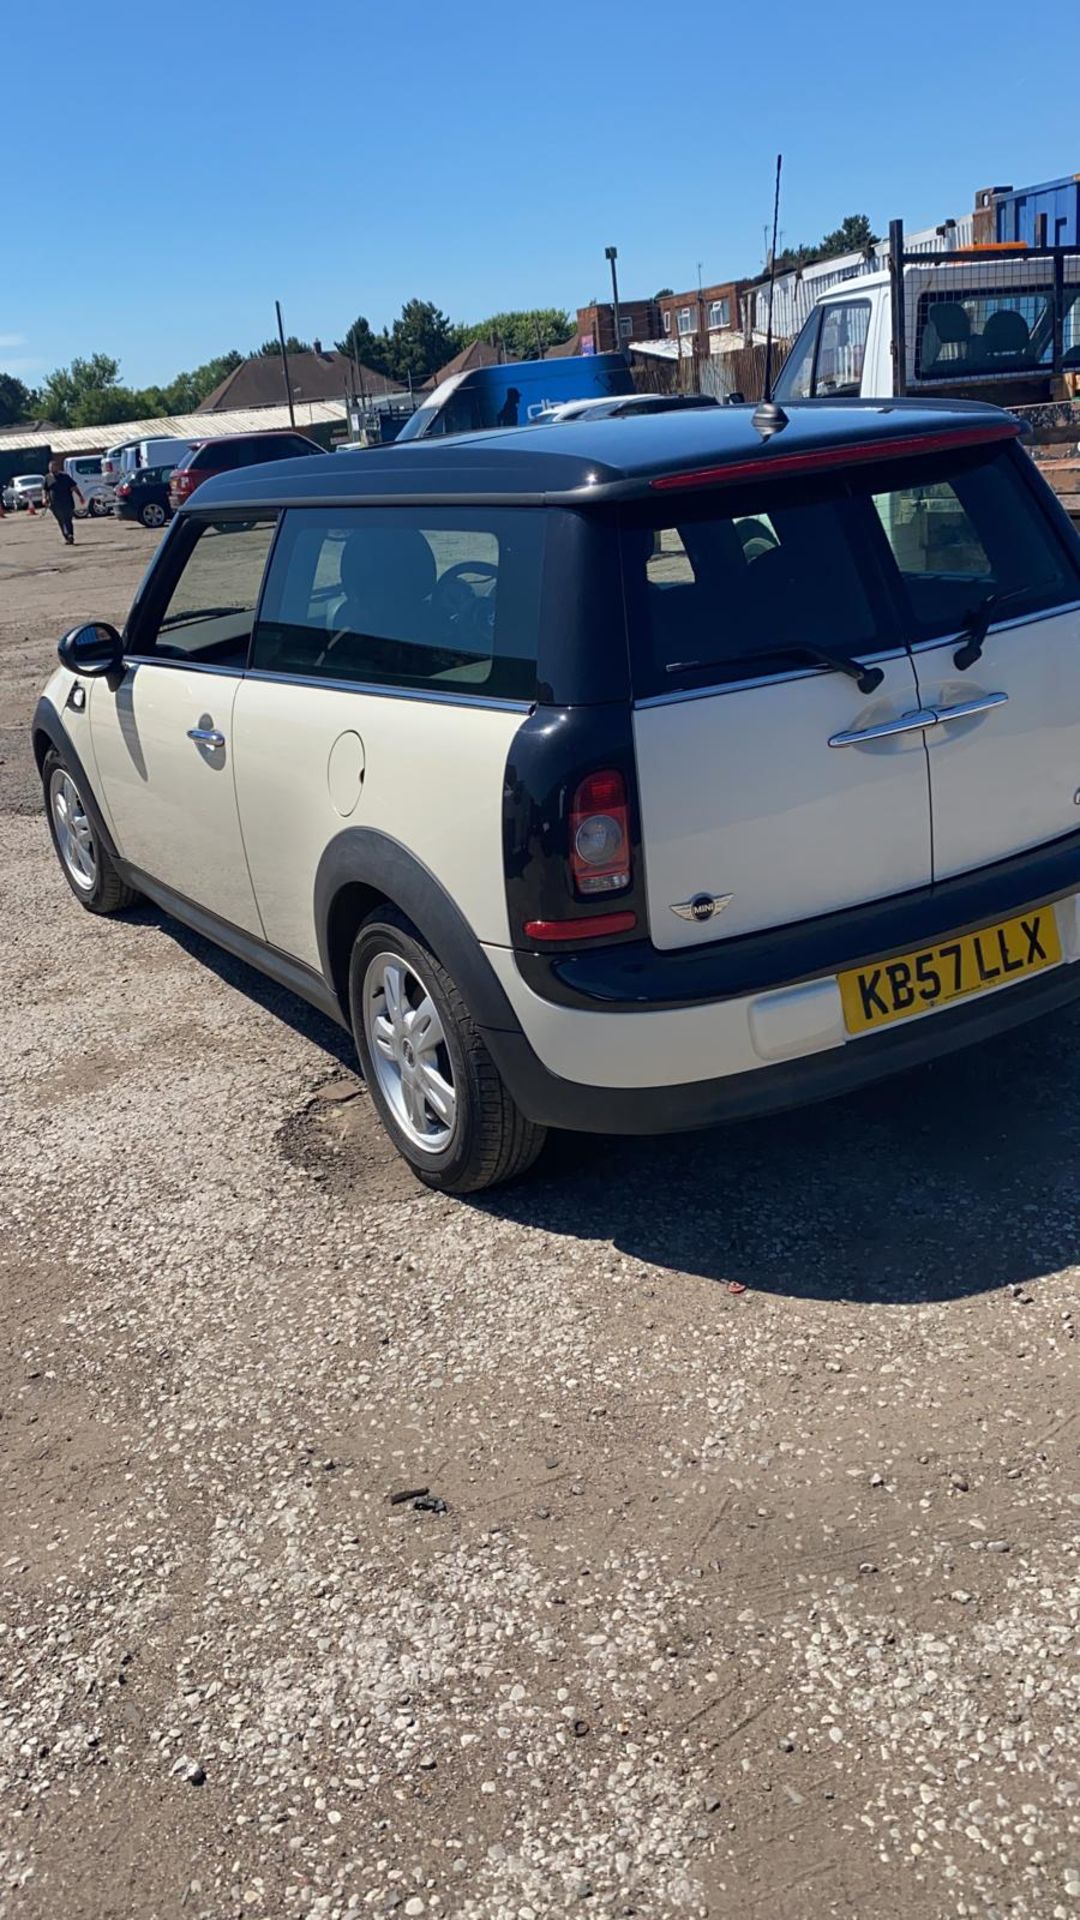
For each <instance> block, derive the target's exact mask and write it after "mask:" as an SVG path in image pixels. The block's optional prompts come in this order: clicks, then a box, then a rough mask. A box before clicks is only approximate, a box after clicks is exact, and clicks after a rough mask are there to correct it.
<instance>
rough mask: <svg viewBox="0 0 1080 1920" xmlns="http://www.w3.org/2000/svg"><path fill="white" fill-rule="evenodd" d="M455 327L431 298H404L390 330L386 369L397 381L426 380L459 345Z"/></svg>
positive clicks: (448, 358) (450, 357) (450, 356)
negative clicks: (404, 300)
mask: <svg viewBox="0 0 1080 1920" xmlns="http://www.w3.org/2000/svg"><path fill="white" fill-rule="evenodd" d="M460 344H461V341H460V336H459V334H458V331H457V329H456V328H455V327H454V326H452V325H451V323H450V321H449V319H448V318H447V316H446V314H445V313H442V312H440V310H439V308H438V307H437V306H435V304H434V302H433V301H431V300H406V302H405V305H404V306H403V307H402V309H401V313H400V314H399V316H398V318H397V319H396V320H395V321H394V324H393V327H392V328H391V331H390V339H389V342H388V348H389V351H388V354H387V359H388V362H389V366H388V371H389V372H390V373H391V374H392V375H393V377H394V378H395V379H397V380H408V379H410V378H411V379H412V380H413V381H414V382H416V381H419V380H426V379H427V377H428V374H429V373H435V372H436V371H437V369H438V368H439V367H441V366H443V365H445V363H446V361H447V360H450V359H452V357H453V355H454V354H455V353H456V352H457V350H458V347H459V346H460Z"/></svg>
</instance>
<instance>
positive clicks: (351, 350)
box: [337, 313, 390, 373]
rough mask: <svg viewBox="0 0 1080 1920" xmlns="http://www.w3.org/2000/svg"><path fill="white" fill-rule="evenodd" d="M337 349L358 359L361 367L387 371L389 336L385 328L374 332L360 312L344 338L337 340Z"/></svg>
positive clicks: (351, 357) (375, 370)
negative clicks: (380, 331) (379, 331)
mask: <svg viewBox="0 0 1080 1920" xmlns="http://www.w3.org/2000/svg"><path fill="white" fill-rule="evenodd" d="M337 350H338V352H339V353H345V354H348V356H349V359H350V360H359V362H360V365H361V366H362V367H371V368H372V369H373V370H374V372H376V373H387V372H388V371H389V366H390V340H389V337H388V335H387V333H386V332H385V329H384V331H383V332H382V333H376V332H375V330H374V328H373V327H372V326H371V325H370V324H369V322H368V320H367V319H366V317H365V315H364V314H362V313H358V314H357V316H356V319H355V320H354V321H353V323H352V326H351V327H350V328H349V331H348V333H347V334H346V335H345V338H344V340H339V341H338V342H337Z"/></svg>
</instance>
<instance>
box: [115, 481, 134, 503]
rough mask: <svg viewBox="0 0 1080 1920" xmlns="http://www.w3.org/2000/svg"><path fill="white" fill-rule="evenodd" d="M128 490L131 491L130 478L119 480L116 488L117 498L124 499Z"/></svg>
mask: <svg viewBox="0 0 1080 1920" xmlns="http://www.w3.org/2000/svg"><path fill="white" fill-rule="evenodd" d="M130 492H131V481H130V480H123V481H121V483H120V485H119V486H118V487H117V489H116V495H117V499H119V500H126V499H127V497H128V494H129V493H130Z"/></svg>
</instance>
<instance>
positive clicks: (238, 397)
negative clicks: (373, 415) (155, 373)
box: [196, 351, 400, 413]
mask: <svg viewBox="0 0 1080 1920" xmlns="http://www.w3.org/2000/svg"><path fill="white" fill-rule="evenodd" d="M360 373H361V378H362V380H363V385H364V387H365V389H366V391H367V392H368V393H397V392H399V391H400V388H399V386H398V383H397V381H396V380H388V379H387V377H386V375H385V374H383V373H376V372H375V369H374V368H373V367H365V366H361V368H360ZM289 385H290V386H291V388H292V396H293V402H294V404H295V402H296V401H297V400H303V401H307V400H341V399H343V398H344V396H345V394H346V393H351V392H352V390H353V388H354V386H355V385H356V374H355V370H354V367H353V362H352V361H351V360H350V358H349V356H348V354H345V353H336V352H332V351H328V352H322V351H320V352H318V353H290V355H289ZM283 402H284V376H283V374H282V371H281V358H280V355H278V354H276V353H256V354H253V356H252V358H251V359H250V360H244V361H242V362H241V364H240V365H239V366H238V367H235V368H234V369H233V371H232V373H227V374H226V376H225V378H224V380H222V381H221V383H220V385H219V386H216V387H215V388H214V391H213V393H208V394H207V396H206V399H205V400H201V401H200V402H199V405H198V407H197V409H196V411H197V412H198V413H220V412H222V411H223V409H225V408H235V407H277V406H281V405H282V404H283Z"/></svg>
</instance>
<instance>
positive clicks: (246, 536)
mask: <svg viewBox="0 0 1080 1920" xmlns="http://www.w3.org/2000/svg"><path fill="white" fill-rule="evenodd" d="M275 525H276V519H275V518H274V517H271V516H265V517H262V518H260V519H254V520H222V521H212V520H211V521H205V522H202V523H201V524H200V523H197V525H196V528H195V535H194V545H193V546H192V547H191V550H190V552H189V553H188V556H187V559H186V561H185V563H184V565H183V567H182V569H181V572H180V574H179V576H178V578H177V579H176V580H175V581H174V583H173V587H172V591H171V593H170V594H169V598H168V601H167V603H166V605H165V608H164V610H163V612H162V613H161V616H160V618H159V619H158V621H157V628H156V634H155V638H154V642H153V646H152V648H146V647H141V648H140V651H143V652H146V651H149V652H152V656H153V658H154V659H155V660H178V661H184V662H186V661H203V662H206V663H208V664H210V665H213V666H228V667H235V669H236V671H237V672H238V673H239V672H242V671H243V668H244V666H245V664H246V661H247V650H248V643H249V641H250V638H251V629H252V626H253V624H254V620H255V609H256V607H257V605H258V602H259V591H260V588H261V586H262V578H263V573H264V572H265V569H266V557H267V554H268V553H269V551H270V543H271V541H272V539H273V537H274V528H275Z"/></svg>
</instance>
